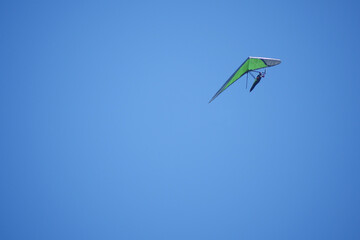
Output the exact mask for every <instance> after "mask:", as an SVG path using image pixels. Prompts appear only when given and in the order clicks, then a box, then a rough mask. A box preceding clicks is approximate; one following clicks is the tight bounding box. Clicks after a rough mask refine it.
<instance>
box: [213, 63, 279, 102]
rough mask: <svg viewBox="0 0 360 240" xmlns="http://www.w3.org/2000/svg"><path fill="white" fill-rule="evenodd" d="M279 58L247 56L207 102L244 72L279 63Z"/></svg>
mask: <svg viewBox="0 0 360 240" xmlns="http://www.w3.org/2000/svg"><path fill="white" fill-rule="evenodd" d="M280 63H281V61H280V59H275V58H263V57H248V58H247V59H246V60H245V62H243V64H241V65H240V67H239V68H238V69H236V71H235V72H234V73H233V74H232V75H231V76H230V78H229V79H228V80H227V81H226V82H225V83H224V85H223V86H222V87H221V88H220V89H219V91H217V93H216V94H215V95H214V96H213V97H212V98H211V100H210V101H209V103H211V102H212V101H213V100H214V99H215V98H216V97H217V96H219V95H220V93H222V92H223V91H225V89H227V88H228V87H229V86H230V85H231V84H233V83H234V82H235V81H236V80H238V79H239V78H241V77H242V76H243V75H245V74H246V73H249V72H250V73H251V72H252V71H254V70H258V69H262V68H267V67H272V66H275V65H278V64H280Z"/></svg>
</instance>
